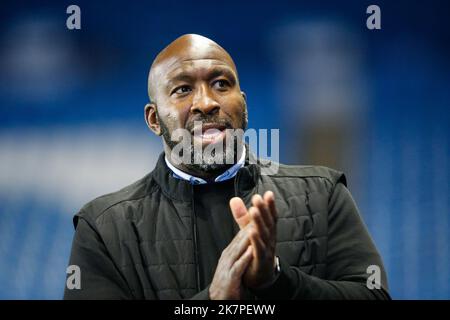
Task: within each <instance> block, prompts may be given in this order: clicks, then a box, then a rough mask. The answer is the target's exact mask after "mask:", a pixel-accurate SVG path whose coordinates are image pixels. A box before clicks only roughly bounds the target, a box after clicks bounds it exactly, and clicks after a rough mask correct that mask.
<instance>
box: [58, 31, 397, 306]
mask: <svg viewBox="0 0 450 320" xmlns="http://www.w3.org/2000/svg"><path fill="white" fill-rule="evenodd" d="M149 97H150V103H149V104H147V105H146V106H145V119H146V122H147V125H148V127H149V128H150V129H151V130H152V131H153V132H154V133H155V134H157V135H160V136H162V137H163V144H164V153H162V154H161V156H160V158H159V161H158V163H157V165H156V167H155V169H154V170H153V171H152V172H151V173H149V174H148V175H147V176H145V177H144V178H142V179H141V180H139V181H137V182H135V183H134V184H132V185H130V186H128V187H126V188H124V189H122V190H120V191H118V192H115V193H112V194H109V195H105V196H103V197H100V198H97V199H95V200H94V201H92V202H90V203H88V204H87V205H85V206H84V207H83V208H82V209H81V211H80V212H79V213H78V214H77V215H76V216H75V218H74V224H75V228H76V232H75V237H74V241H73V247H72V254H71V258H70V265H76V266H78V267H79V268H80V269H79V270H80V271H81V273H80V275H81V279H80V288H74V289H71V288H66V290H65V295H64V297H65V298H66V299H104V298H107V299H122V298H123V299H266V298H281V299H387V298H389V295H388V293H387V283H386V274H385V272H384V269H383V265H382V261H381V258H380V256H379V254H378V252H377V250H376V248H375V246H374V244H373V242H372V240H371V238H370V236H369V234H368V232H367V230H366V228H365V226H364V224H363V222H362V221H361V218H360V216H359V213H358V210H357V208H356V206H355V203H354V202H353V200H352V197H351V195H350V193H349V191H348V190H347V189H346V187H345V183H346V182H345V177H344V175H343V174H341V173H339V172H337V171H334V170H331V169H328V168H324V167H313V166H307V167H306V166H285V165H280V166H279V168H278V171H277V172H274V173H271V174H267V173H266V174H263V171H264V165H263V164H261V163H260V162H258V161H257V159H256V158H255V157H254V156H253V155H252V154H251V152H250V150H248V149H249V148H248V147H245V145H244V144H243V140H242V139H241V138H239V137H237V138H236V137H231V136H230V135H228V134H227V133H226V131H227V130H231V129H236V130H238V129H240V130H244V129H245V128H246V126H247V107H246V102H245V99H246V97H245V94H244V93H243V92H242V91H241V89H240V86H239V81H238V76H237V71H236V67H235V64H234V62H233V60H232V58H231V57H230V55H229V54H228V53H227V52H226V51H225V50H224V49H223V48H222V47H220V46H219V45H218V44H216V43H215V42H213V41H211V40H209V39H207V38H205V37H202V36H199V35H184V36H182V37H180V38H178V39H176V40H175V41H174V42H172V43H171V44H170V45H169V46H167V47H166V48H165V49H164V50H163V51H161V52H160V53H159V55H158V56H157V57H156V59H155V60H154V62H153V64H152V67H151V70H150V74H149ZM180 129H181V130H184V132H188V138H192V141H191V142H189V143H188V148H184V149H182V152H181V154H182V155H183V159H184V161H180V159H179V157H178V156H177V155H180V153H179V152H174V150H175V149H176V148H177V146H178V144H179V143H180V138H178V139H177V138H176V137H175V136H176V135H175V134H174V133H175V132H176V131H177V130H180ZM184 137H185V138H186V135H185V136H184ZM225 142H235V143H233V144H230V145H228V147H227V148H225V150H222V151H220V149H215V150H214V151H213V152H210V153H209V154H206V153H203V151H205V150H206V149H208V148H209V147H210V146H212V145H214V146H218V145H220V146H222V145H223V144H225ZM185 146H186V144H185ZM198 146H200V148H198ZM230 146H233V147H230ZM198 150H200V153H199V152H198ZM230 154H232V157H231V160H232V161H228V162H227V161H217V160H226V159H228V160H229V158H230V157H229V155H230ZM374 266H375V267H374ZM371 268H375V269H376V271H378V274H376V273H374V274H373V276H374V277H375V278H374V279H375V281H374V283H371V279H369V277H371V276H372V273H370V272H368V270H372V269H371ZM376 279H379V280H376ZM368 283H370V284H372V286H371V285H368Z"/></svg>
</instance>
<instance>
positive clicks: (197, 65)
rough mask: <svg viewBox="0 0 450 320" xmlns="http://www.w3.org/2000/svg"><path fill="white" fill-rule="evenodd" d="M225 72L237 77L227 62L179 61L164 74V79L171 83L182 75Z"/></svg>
mask: <svg viewBox="0 0 450 320" xmlns="http://www.w3.org/2000/svg"><path fill="white" fill-rule="evenodd" d="M213 71H214V72H217V71H223V72H224V73H227V74H231V75H233V76H234V77H236V73H235V72H234V70H233V68H232V67H231V66H230V65H229V64H228V63H226V62H224V61H222V60H217V59H211V58H206V59H205V58H204V59H189V60H184V61H177V62H175V63H173V64H172V65H171V66H170V67H168V68H167V70H166V72H165V73H164V79H165V80H168V81H170V80H171V79H173V78H175V77H177V76H178V75H180V74H189V75H191V76H196V75H199V76H200V75H203V74H208V73H209V72H213Z"/></svg>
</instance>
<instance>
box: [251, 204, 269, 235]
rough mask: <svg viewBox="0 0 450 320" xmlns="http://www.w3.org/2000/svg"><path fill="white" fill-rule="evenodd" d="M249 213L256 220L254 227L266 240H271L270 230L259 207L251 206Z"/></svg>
mask: <svg viewBox="0 0 450 320" xmlns="http://www.w3.org/2000/svg"><path fill="white" fill-rule="evenodd" d="M249 213H250V216H251V218H252V220H253V221H254V227H255V229H256V231H257V234H258V235H259V236H260V237H261V238H262V239H263V240H264V242H267V243H268V242H269V241H270V232H269V229H268V228H267V227H266V225H265V223H264V220H263V218H262V216H261V213H260V211H259V210H258V208H255V207H251V208H250V209H249Z"/></svg>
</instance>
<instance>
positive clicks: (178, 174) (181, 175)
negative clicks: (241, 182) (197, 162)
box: [164, 145, 246, 184]
mask: <svg viewBox="0 0 450 320" xmlns="http://www.w3.org/2000/svg"><path fill="white" fill-rule="evenodd" d="M245 153H246V148H245V145H244V148H243V149H242V154H241V158H240V159H239V161H238V162H236V164H234V165H233V166H232V167H231V168H229V169H228V170H226V171H225V172H224V173H222V174H221V175H219V176H217V177H216V179H214V182H220V181H225V180H228V179H232V178H234V177H235V176H236V174H237V172H238V171H239V169H240V168H242V167H243V166H244V164H245ZM164 159H165V161H166V164H167V166H168V167H169V169H170V170H172V174H173V177H174V178H177V179H181V180H186V181H189V182H190V183H191V184H206V183H208V182H207V181H206V180H204V179H202V178H199V177H194V176H192V175H190V174H189V173H186V172H184V171H181V170H180V169H177V168H175V166H174V165H172V164H171V163H170V161H169V160H168V159H167V156H165V157H164Z"/></svg>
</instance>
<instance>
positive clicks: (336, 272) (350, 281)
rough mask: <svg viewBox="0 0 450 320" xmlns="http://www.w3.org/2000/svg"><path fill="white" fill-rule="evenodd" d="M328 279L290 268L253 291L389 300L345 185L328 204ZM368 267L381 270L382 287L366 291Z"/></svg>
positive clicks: (273, 295) (285, 267)
mask: <svg viewBox="0 0 450 320" xmlns="http://www.w3.org/2000/svg"><path fill="white" fill-rule="evenodd" d="M327 247H328V251H327V261H326V264H327V265H326V268H327V276H326V279H320V278H317V277H314V276H311V275H308V274H306V273H304V272H302V271H301V270H300V269H299V268H297V267H293V266H289V265H288V264H287V263H286V262H285V261H284V260H283V259H282V257H280V268H281V272H280V273H279V276H278V278H277V280H276V281H275V282H274V283H273V284H272V285H271V286H270V287H268V288H265V289H262V290H258V291H253V293H254V294H255V295H256V296H257V297H258V298H260V299H265V298H268V299H390V297H389V294H388V292H387V279H386V273H385V271H384V267H383V263H382V260H381V257H380V255H379V253H378V251H377V249H376V247H375V245H374V243H373V241H372V239H371V237H370V235H369V233H368V231H367V228H366V226H365V225H364V223H363V221H362V219H361V217H360V215H359V212H358V209H357V207H356V204H355V202H354V200H353V198H352V196H351V194H350V192H349V191H348V189H347V188H346V187H345V185H344V184H343V183H341V182H338V183H337V184H336V185H335V186H334V189H333V191H332V194H331V197H330V199H329V205H328V244H327ZM370 265H375V266H378V267H379V270H380V271H381V274H380V275H381V288H380V289H369V288H368V286H367V279H368V277H369V276H370V275H371V273H368V272H367V268H368V267H369V266H370Z"/></svg>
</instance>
